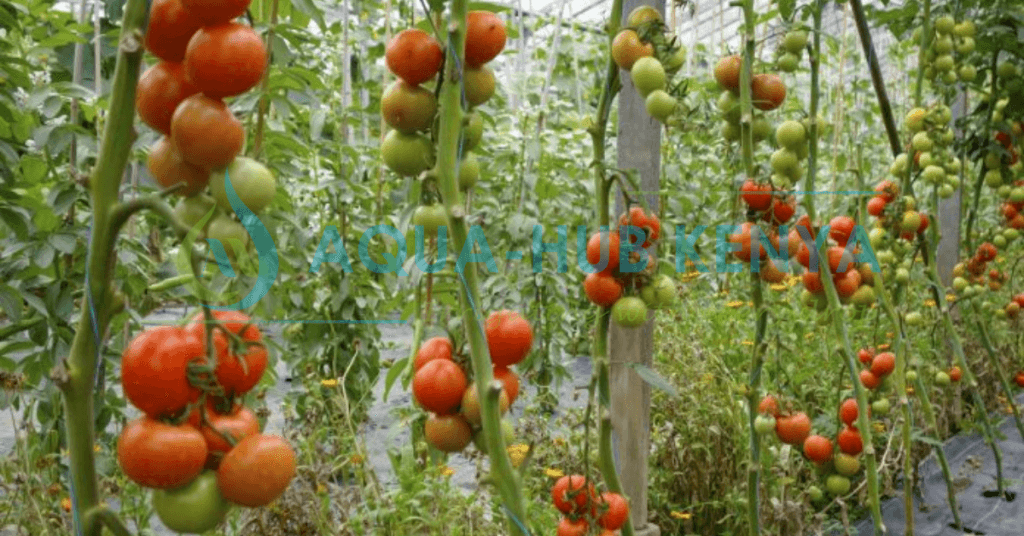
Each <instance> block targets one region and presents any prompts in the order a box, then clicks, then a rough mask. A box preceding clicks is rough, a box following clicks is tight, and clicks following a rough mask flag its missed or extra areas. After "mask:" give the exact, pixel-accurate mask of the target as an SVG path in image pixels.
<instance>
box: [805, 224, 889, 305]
mask: <svg viewBox="0 0 1024 536" xmlns="http://www.w3.org/2000/svg"><path fill="white" fill-rule="evenodd" d="M855 229H856V222H854V221H853V218H851V217H849V216H836V217H835V218H832V220H831V221H830V222H829V230H828V238H829V240H831V242H832V243H833V244H834V245H831V246H829V248H828V250H827V251H826V258H825V259H821V261H820V262H819V266H818V270H817V271H811V270H810V253H811V252H810V249H809V248H808V247H807V244H803V243H802V244H801V245H800V249H799V251H798V252H797V260H798V261H799V262H800V264H802V265H803V266H804V267H805V268H807V269H808V271H807V272H805V273H804V275H803V282H804V288H805V289H806V290H807V291H808V292H809V293H810V295H811V296H810V297H809V298H807V303H809V304H816V305H818V306H819V307H822V308H823V307H824V305H822V302H823V301H824V292H825V287H824V285H823V284H822V280H821V273H822V272H821V264H826V265H827V266H828V270H829V274H830V276H831V277H832V283H833V284H834V285H835V288H836V293H837V294H838V295H839V300H840V301H841V302H842V303H853V304H854V305H858V306H868V305H871V304H872V303H874V302H875V290H874V287H873V285H874V272H872V271H871V267H870V265H869V264H867V263H861V264H857V263H856V262H855V261H854V257H853V252H851V249H850V248H848V247H847V245H848V244H849V241H850V240H851V239H853V237H854V232H855ZM854 251H855V250H854ZM815 299H816V300H817V303H815V301H814V300H815Z"/></svg>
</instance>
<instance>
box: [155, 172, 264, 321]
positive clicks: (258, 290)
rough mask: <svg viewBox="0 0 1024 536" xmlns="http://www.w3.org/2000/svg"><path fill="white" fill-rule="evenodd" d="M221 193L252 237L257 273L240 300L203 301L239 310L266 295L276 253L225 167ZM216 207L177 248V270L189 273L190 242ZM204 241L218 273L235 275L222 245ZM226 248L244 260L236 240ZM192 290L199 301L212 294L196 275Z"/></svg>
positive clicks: (243, 250) (218, 307)
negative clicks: (226, 303) (222, 191)
mask: <svg viewBox="0 0 1024 536" xmlns="http://www.w3.org/2000/svg"><path fill="white" fill-rule="evenodd" d="M224 193H225V194H226V196H227V199H228V202H229V203H230V204H231V209H232V210H233V211H234V212H235V214H236V215H237V216H238V219H239V221H241V222H242V227H243V228H244V229H245V231H246V232H247V233H248V234H249V237H250V238H251V240H252V243H253V246H254V247H255V249H256V254H257V256H258V260H259V272H258V274H257V276H256V283H255V285H253V288H252V290H250V291H249V293H248V294H246V295H245V296H244V297H243V298H242V299H240V300H238V301H237V302H235V303H232V304H230V305H214V304H211V303H207V304H206V305H207V306H208V307H209V308H210V309H213V310H217V311H237V310H241V309H247V308H249V307H252V306H253V305H255V304H256V302H258V301H260V299H262V298H263V296H266V294H267V292H269V291H270V287H271V286H272V285H273V284H274V281H276V280H277V271H278V256H277V246H276V245H275V244H274V239H273V238H271V236H270V231H268V230H267V227H266V226H265V225H263V222H262V221H260V219H259V218H258V217H257V216H256V214H255V213H254V212H253V211H252V210H250V209H249V207H247V206H246V205H245V203H243V202H242V199H241V198H240V197H239V196H238V193H237V192H236V191H235V188H234V185H233V184H231V175H230V173H229V172H228V171H227V170H225V171H224ZM216 211H217V207H216V206H214V207H211V208H210V210H209V212H207V213H206V215H204V216H203V217H202V218H201V219H200V220H199V221H198V222H197V223H196V224H195V226H193V227H192V229H190V230H189V232H188V235H186V237H185V240H184V241H183V242H182V245H181V250H180V251H179V253H178V257H177V259H176V262H175V264H176V265H177V268H178V271H179V272H181V273H192V265H191V257H192V245H193V244H194V243H195V241H196V239H197V238H199V235H200V234H201V233H202V232H203V229H205V228H206V227H207V225H208V224H209V223H210V221H211V220H212V219H213V218H214V215H215V214H216ZM206 241H207V243H208V244H209V246H210V252H211V253H212V254H213V257H214V260H215V261H216V262H217V266H218V268H219V269H220V272H221V274H222V275H224V276H225V277H231V278H233V277H236V275H235V271H234V269H233V268H232V264H231V257H230V256H229V255H228V253H227V250H226V249H225V245H224V244H222V243H221V241H220V240H218V239H216V238H207V239H206ZM227 247H230V248H231V250H232V251H233V252H235V254H236V255H235V258H236V259H238V260H241V261H243V263H244V261H245V259H246V256H247V254H246V247H245V244H244V243H242V241H241V240H239V239H234V238H232V239H230V240H228V244H227ZM193 291H194V292H195V294H196V296H197V297H199V298H200V300H202V301H209V300H208V297H209V296H211V295H212V293H211V292H210V290H209V289H207V288H206V286H205V285H203V283H202V281H200V280H199V279H198V278H197V279H194V280H193Z"/></svg>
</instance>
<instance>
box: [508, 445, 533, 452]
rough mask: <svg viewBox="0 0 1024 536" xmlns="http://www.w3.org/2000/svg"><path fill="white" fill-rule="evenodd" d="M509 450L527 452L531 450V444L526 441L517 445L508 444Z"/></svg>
mask: <svg viewBox="0 0 1024 536" xmlns="http://www.w3.org/2000/svg"><path fill="white" fill-rule="evenodd" d="M508 451H509V452H520V453H522V454H526V453H527V452H530V445H527V444H525V443H518V444H516V445H509V446H508Z"/></svg>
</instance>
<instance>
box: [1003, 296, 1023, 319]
mask: <svg viewBox="0 0 1024 536" xmlns="http://www.w3.org/2000/svg"><path fill="white" fill-rule="evenodd" d="M1021 307H1024V294H1017V295H1016V296H1014V297H1013V299H1011V300H1010V303H1007V304H1006V307H1005V308H1004V309H1003V310H1004V311H1006V318H1009V319H1014V318H1017V315H1019V314H1020V308H1021Z"/></svg>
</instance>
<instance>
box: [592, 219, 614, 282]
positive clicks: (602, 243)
mask: <svg viewBox="0 0 1024 536" xmlns="http://www.w3.org/2000/svg"><path fill="white" fill-rule="evenodd" d="M621 240H622V237H621V236H620V235H619V230H618V229H612V230H610V231H600V232H597V233H594V234H593V235H591V236H590V240H589V241H588V242H587V262H589V263H590V264H591V265H592V266H594V267H595V268H596V267H597V266H598V265H599V264H600V263H601V261H602V260H603V261H605V266H604V269H603V270H601V273H602V274H611V273H612V272H614V271H615V270H616V269H618V267H619V247H620V242H621Z"/></svg>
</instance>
